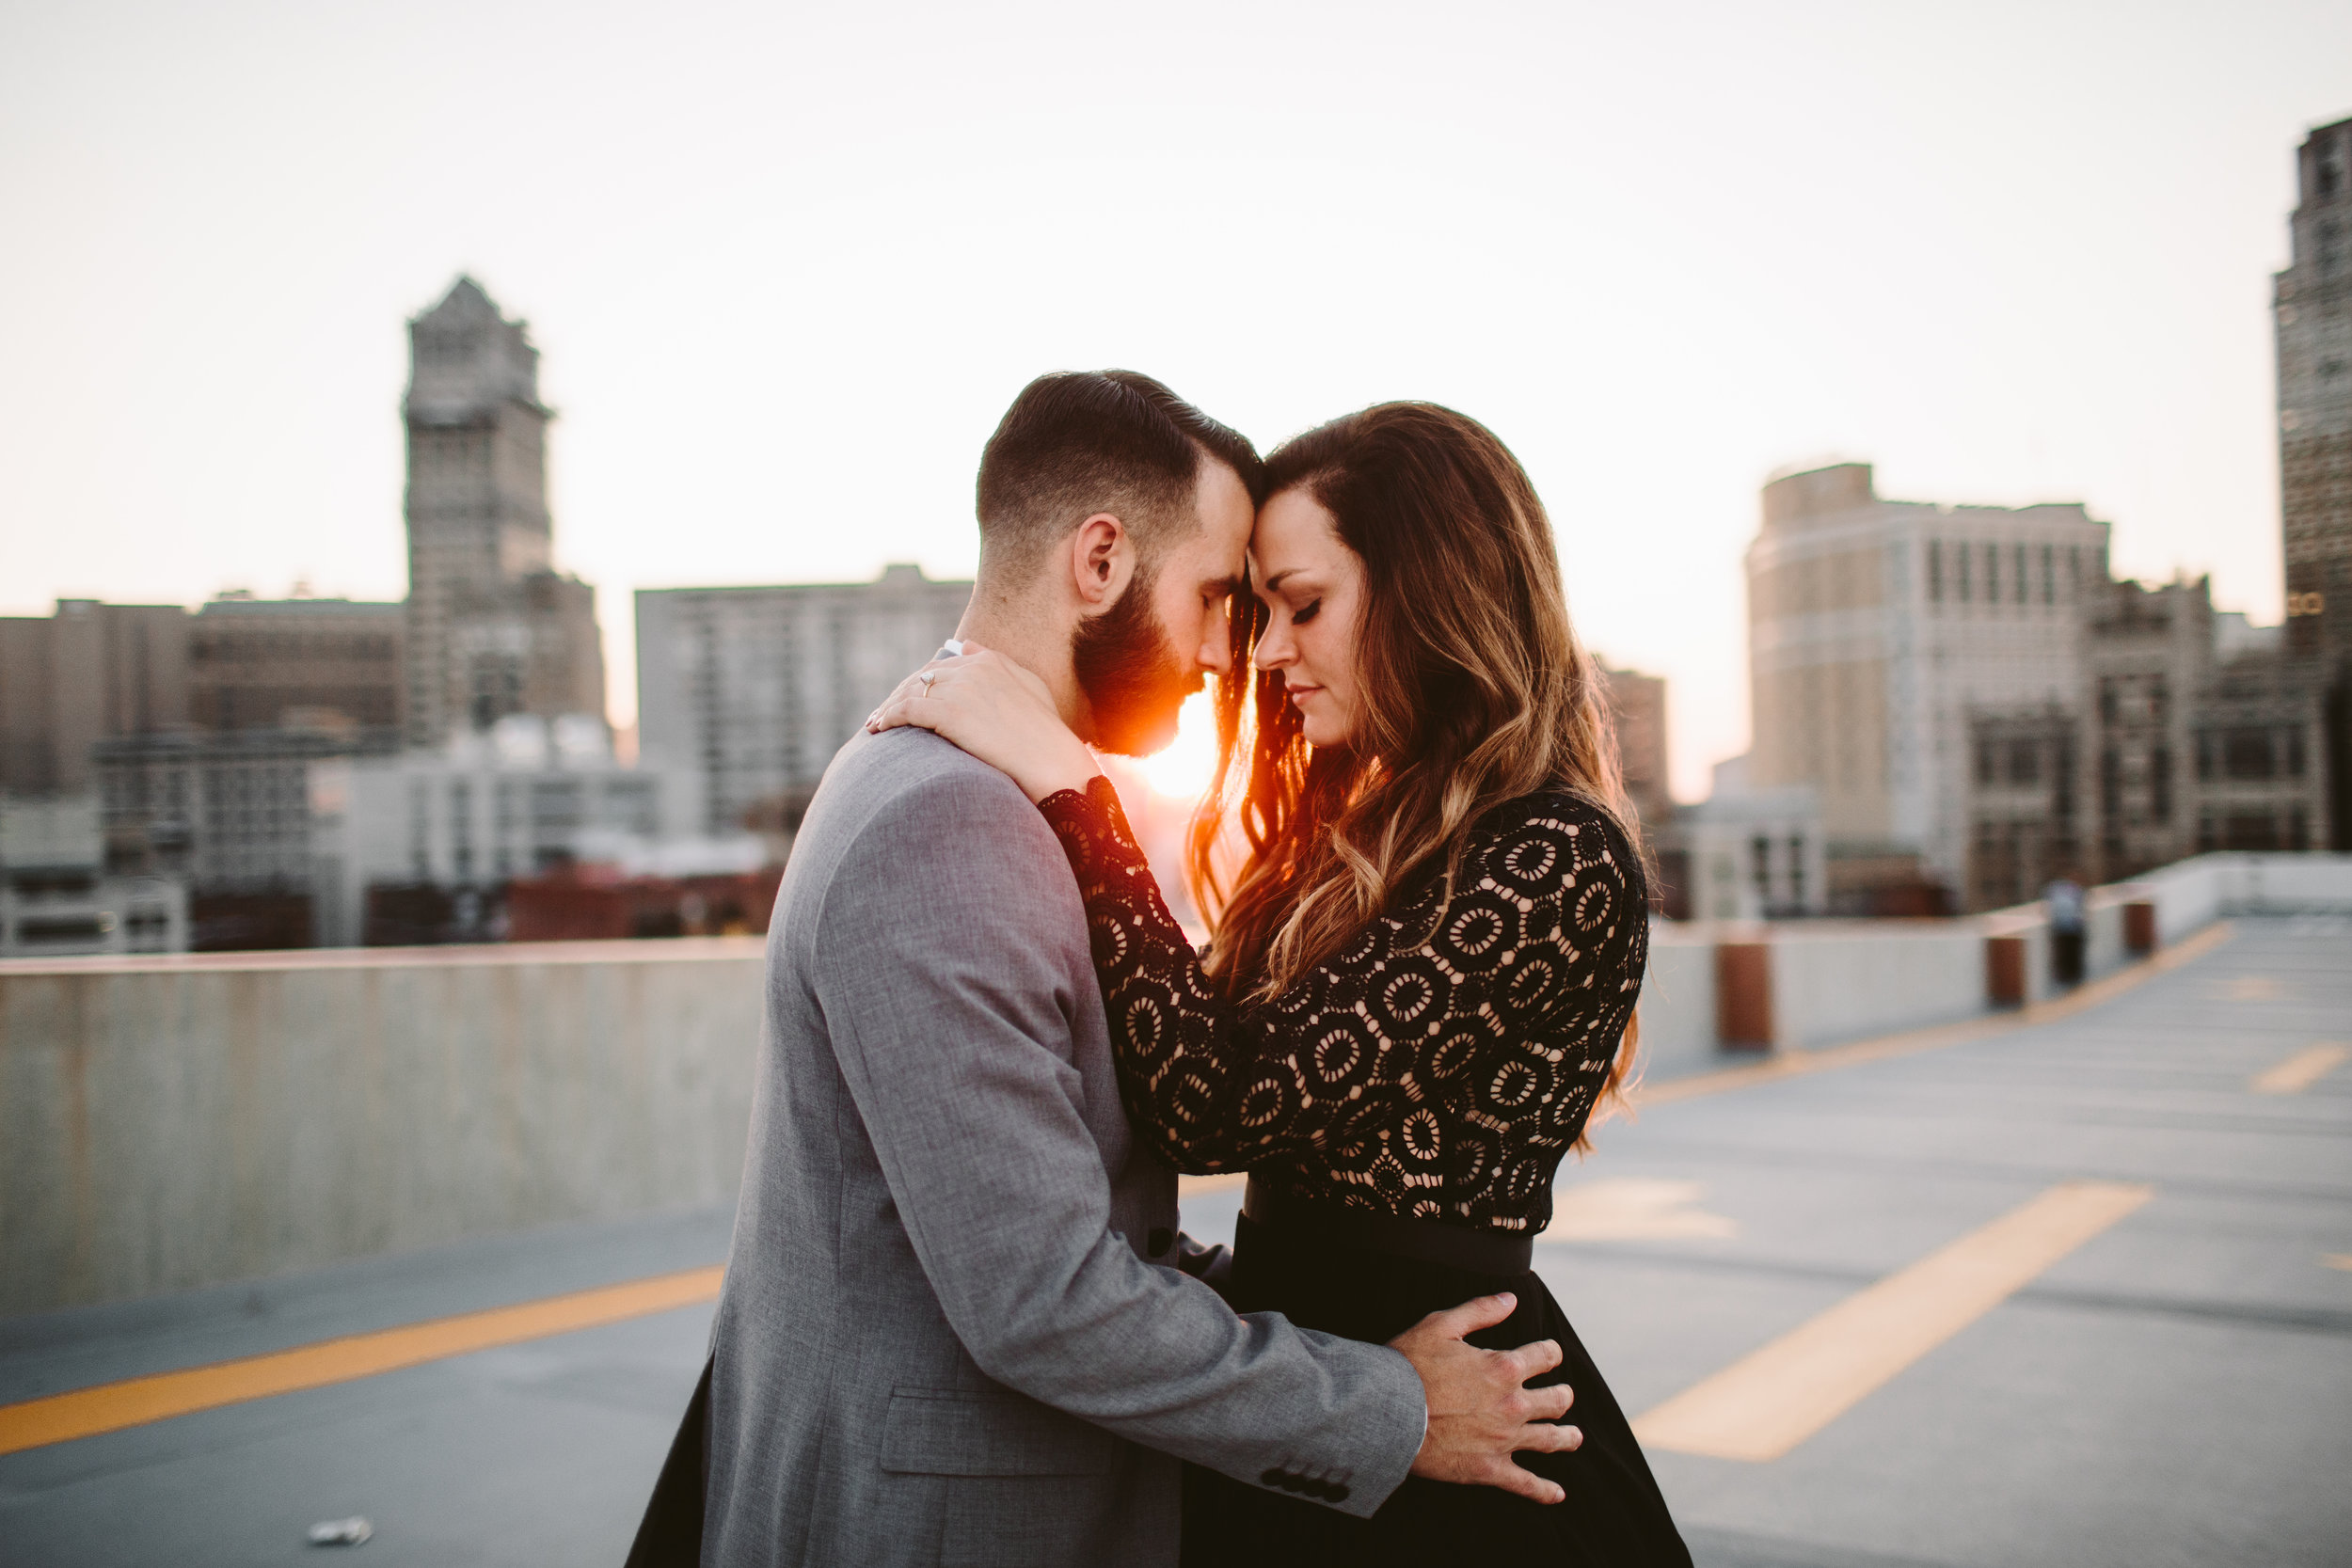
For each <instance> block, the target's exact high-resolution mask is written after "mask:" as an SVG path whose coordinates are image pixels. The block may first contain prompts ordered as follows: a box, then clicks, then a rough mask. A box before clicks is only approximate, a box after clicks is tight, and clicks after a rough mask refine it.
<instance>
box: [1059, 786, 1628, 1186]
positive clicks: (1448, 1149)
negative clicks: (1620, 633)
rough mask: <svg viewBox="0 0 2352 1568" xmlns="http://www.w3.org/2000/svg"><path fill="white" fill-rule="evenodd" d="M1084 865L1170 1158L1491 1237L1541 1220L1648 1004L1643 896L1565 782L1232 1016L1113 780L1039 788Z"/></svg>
mask: <svg viewBox="0 0 2352 1568" xmlns="http://www.w3.org/2000/svg"><path fill="white" fill-rule="evenodd" d="M1043 810H1044V812H1045V815H1046V817H1047V819H1048V820H1049V821H1051V822H1052V823H1053V825H1054V829H1055V831H1056V832H1057V834H1059V836H1060V838H1061V842H1062V847H1063V848H1064V850H1065V851H1066V852H1067V853H1068V855H1069V857H1070V862H1071V864H1072V867H1073V869H1074V870H1075V871H1076V872H1077V874H1078V882H1079V887H1080V890H1081V892H1082V893H1083V894H1084V895H1085V898H1086V905H1087V912H1088V917H1089V927H1090V929H1091V931H1092V934H1093V945H1094V959H1095V969H1096V972H1097V974H1099V976H1100V978H1101V980H1102V986H1103V997H1104V1004H1105V1007H1106V1013H1107V1016H1108V1018H1109V1020H1110V1022H1111V1038H1112V1045H1113V1047H1114V1049H1115V1050H1116V1052H1117V1053H1118V1057H1119V1069H1120V1087H1121V1090H1122V1092H1123V1094H1124V1095H1125V1098H1126V1102H1127V1109H1128V1114H1129V1116H1130V1117H1131V1118H1132V1119H1133V1120H1134V1121H1135V1123H1136V1127H1137V1129H1138V1131H1140V1132H1142V1133H1143V1134H1144V1136H1145V1137H1146V1138H1147V1139H1149V1140H1150V1141H1151V1142H1152V1145H1153V1147H1154V1148H1157V1149H1158V1150H1159V1151H1160V1153H1161V1154H1162V1155H1163V1157H1165V1158H1166V1159H1168V1161H1169V1162H1170V1163H1171V1164H1175V1165H1176V1166H1177V1167H1178V1168H1180V1169H1184V1170H1192V1171H1217V1170H1250V1171H1254V1172H1255V1173H1256V1174H1257V1175H1258V1176H1259V1177H1261V1178H1262V1179H1265V1180H1275V1181H1279V1182H1280V1183H1281V1184H1283V1185H1285V1186H1287V1187H1290V1188H1291V1189H1293V1190H1295V1191H1296V1192H1297V1193H1299V1194H1300V1195H1302V1196H1309V1197H1316V1198H1321V1199H1323V1200H1325V1201H1329V1202H1340V1203H1346V1204H1351V1205H1356V1206H1359V1207H1369V1208H1374V1209H1379V1210H1383V1211H1386V1212H1392V1213H1398V1214H1408V1215H1414V1216H1418V1217H1421V1218H1427V1219H1439V1220H1445V1221H1449V1222H1451V1223H1454V1224H1458V1225H1471V1226H1478V1227H1490V1228H1495V1229H1503V1230H1529V1229H1540V1228H1541V1227H1543V1226H1544V1225H1545V1224H1547V1223H1548V1222H1549V1219H1550V1213H1551V1180H1552V1177H1553V1174H1554V1173H1555V1172H1556V1171H1557V1169H1558V1167H1559V1164H1560V1160H1561V1157H1562V1156H1563V1155H1565V1153H1566V1152H1567V1150H1568V1148H1570V1147H1571V1146H1572V1145H1573V1144H1574V1143H1575V1142H1576V1140H1577V1138H1578V1136H1579V1135H1580V1134H1581V1132H1583V1129H1584V1122H1585V1118H1586V1117H1588V1116H1590V1115H1591V1112H1592V1107H1593V1103H1594V1101H1596V1100H1597V1098H1598V1095H1599V1091H1600V1087H1601V1085H1602V1083H1603V1082H1604V1080H1605V1078H1606V1075H1607V1072H1608V1069H1609V1064H1610V1061H1611V1060H1612V1059H1613V1057H1614V1055H1615V1053H1616V1048H1617V1042H1618V1040H1619V1039H1620V1038H1622V1037H1623V1036H1624V1033H1625V1028H1626V1025H1627V1023H1628V1022H1629V1020H1630V1018H1631V1016H1632V1012H1633V1004H1634V1001H1635V999H1636V997H1637V996H1638V995H1639V994H1640V991H1641V985H1642V972H1643V967H1644V964H1645V961H1646V958H1647V956H1648V944H1649V926H1648V920H1647V918H1646V890H1645V886H1644V884H1643V880H1642V873H1641V869H1640V866H1639V865H1638V864H1637V863H1635V861H1634V859H1633V856H1632V854H1631V852H1630V850H1629V847H1627V845H1626V842H1625V839H1624V836H1623V834H1622V833H1621V832H1619V831H1618V830H1617V828H1616V826H1615V825H1614V824H1613V823H1612V822H1611V821H1610V820H1609V819H1608V817H1607V816H1605V815H1604V814H1603V813H1602V812H1601V811H1599V810H1598V809H1597V807H1595V806H1593V805H1591V804H1589V803H1588V802H1586V801H1584V800H1580V799H1578V798H1577V797H1575V796H1572V795H1569V794H1566V793H1565V792H1557V791H1555V792H1547V793H1544V794H1539V795H1533V796H1529V797H1527V798H1525V799H1523V800H1517V801H1514V802H1512V803H1511V804H1510V805H1509V806H1506V807H1504V808H1503V809H1502V810H1501V811H1499V812H1496V813H1494V814H1493V815H1492V816H1490V817H1489V818H1488V819H1487V820H1486V821H1485V822H1483V823H1482V824H1481V825H1480V827H1479V828H1478V829H1477V831H1476V832H1473V834H1472V835H1471V839H1470V844H1469V846H1468V847H1466V849H1465V851H1464V853H1463V856H1462V861H1461V864H1460V868H1459V870H1458V872H1457V873H1456V875H1455V877H1454V884H1453V890H1452V895H1451V897H1449V896H1447V890H1446V888H1445V886H1444V885H1443V883H1442V880H1441V879H1440V878H1439V877H1438V875H1436V874H1435V873H1433V874H1431V875H1430V876H1427V877H1425V878H1424V879H1422V884H1421V885H1420V886H1419V888H1418V889H1417V891H1415V892H1414V893H1413V894H1412V895H1410V896H1408V897H1407V898H1406V899H1405V900H1403V901H1402V905H1401V907H1400V908H1398V909H1396V910H1395V911H1391V913H1390V914H1388V915H1384V916H1382V917H1381V918H1379V919H1375V920H1374V921H1373V922H1371V923H1370V924H1369V925H1367V926H1366V927H1364V928H1363V929H1362V930H1361V931H1359V932H1358V933H1357V934H1356V935H1355V936H1354V937H1352V938H1351V939H1350V940H1349V941H1348V942H1346V943H1345V944H1344V945H1343V948H1342V950H1341V951H1340V952H1339V953H1338V954H1337V955H1336V956H1335V957H1334V958H1332V959H1331V961H1330V962H1329V963H1327V964H1326V965H1324V966H1323V967H1322V968H1320V969H1319V970H1317V971H1316V972H1315V973H1314V974H1311V975H1309V976H1307V977H1306V978H1305V979H1303V980H1302V981H1301V982H1300V983H1299V984H1298V985H1297V986H1295V987H1293V988H1292V989H1291V990H1289V991H1287V992H1285V993H1284V994H1282V995H1281V996H1279V997H1277V998H1275V999H1273V1000H1272V1001H1270V1002H1267V1003H1264V1004H1253V1005H1247V1006H1235V1005H1233V1004H1232V1003H1229V1002H1227V1001H1226V1000H1225V998H1224V994H1223V990H1222V988H1221V987H1219V986H1218V985H1217V984H1216V983H1215V982H1214V981H1212V980H1210V979H1209V978H1208V977H1207V976H1206V975H1205V974H1203V973H1202V972H1201V969H1200V963H1199V961H1198V959H1197V958H1195V956H1194V954H1193V952H1192V949H1191V947H1190V945H1189V944H1188V943H1187V942H1185V940H1184V933H1183V931H1182V930H1181V929H1180V928H1179V927H1177V925H1176V923H1175V922H1174V920H1172V919H1171V918H1169V916H1168V910H1167V907H1166V905H1165V904H1163V903H1162V901H1161V899H1160V895H1159V889H1158V886H1157V884H1155V883H1154V882H1153V881H1152V873H1151V868H1150V866H1149V864H1148V863H1146V862H1145V860H1144V856H1143V853H1142V851H1141V850H1140V849H1139V848H1138V847H1136V842H1135V838H1134V835H1133V834H1132V833H1131V832H1129V831H1128V828H1127V823H1126V819H1125V817H1124V816H1122V815H1121V814H1120V808H1119V802H1118V797H1117V796H1116V795H1115V794H1113V793H1112V791H1111V789H1110V785H1109V784H1108V782H1107V781H1105V780H1101V779H1098V780H1096V781H1095V783H1094V784H1093V785H1091V786H1090V787H1089V790H1088V791H1087V793H1085V794H1083V795H1081V794H1079V793H1077V792H1075V791H1068V792H1065V793H1063V794H1060V795H1056V796H1054V797H1052V798H1051V799H1049V800H1046V801H1045V802H1044V806H1043Z"/></svg>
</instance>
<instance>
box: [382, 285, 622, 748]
mask: <svg viewBox="0 0 2352 1568" xmlns="http://www.w3.org/2000/svg"><path fill="white" fill-rule="evenodd" d="M408 341H409V351H410V372H409V381H408V396H407V399H406V401H405V404H404V412H405V416H406V419H407V425H408V499H407V516H408V629H407V663H408V670H407V679H408V703H407V716H406V723H407V734H408V740H409V743H410V744H411V745H417V746H438V745H440V744H442V743H443V742H445V741H446V740H447V739H448V738H449V737H450V736H452V735H453V734H455V733H460V732H465V731H477V730H486V729H488V728H489V727H490V726H491V725H493V724H495V723H496V722H497V721H499V720H500V719H501V718H503V717H505V716H506V715H508V714H510V713H530V714H538V715H541V716H544V717H548V718H552V717H556V716H559V715H562V714H567V713H585V714H593V715H595V716H596V717H597V718H599V719H601V718H602V716H603V714H604V655H603V650H602V646H601V644H600V642H599V641H598V639H597V636H596V592H595V590H594V589H592V588H590V587H589V586H588V585H587V584H586V583H584V582H581V581H580V579H579V578H574V577H568V576H565V575H564V574H561V573H559V572H557V571H556V570H555V568H554V563H553V554H554V552H553V525H552V521H551V519H550V518H549V516H548V465H547V429H548V420H550V419H552V418H553V413H552V411H551V410H550V409H548V407H547V405H546V404H542V403H541V402H540V401H539V351H538V350H537V349H535V348H533V347H532V345H531V337H530V333H529V330H528V328H527V327H526V325H525V324H524V323H522V322H519V321H509V320H507V319H506V317H505V316H504V315H503V314H502V313H501V311H500V309H499V308H498V306H497V305H496V304H495V303H493V302H492V300H491V299H490V296H489V295H488V294H487V293H484V292H483V289H482V285H481V284H479V283H476V282H475V281H474V280H473V279H472V278H470V277H459V278H458V279H457V281H456V282H455V283H454V284H453V285H452V286H451V288H450V291H449V293H447V294H445V295H444V296H442V299H441V302H440V303H439V304H437V305H436V306H435V307H434V308H433V309H430V310H427V311H426V312H425V313H424V314H422V315H421V316H419V317H417V318H416V319H415V320H413V321H411V322H410V323H409V324H408Z"/></svg>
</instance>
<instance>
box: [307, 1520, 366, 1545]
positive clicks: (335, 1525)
mask: <svg viewBox="0 0 2352 1568" xmlns="http://www.w3.org/2000/svg"><path fill="white" fill-rule="evenodd" d="M374 1533H375V1527H374V1526H373V1525H371V1524H369V1523H368V1522H367V1521H366V1520H365V1519H361V1518H358V1516H356V1515H355V1516H354V1517H352V1518H349V1519H322V1520H320V1521H319V1522H318V1523H317V1524H315V1525H312V1526H311V1527H310V1544H311V1545H313V1546H357V1545H358V1544H359V1543H361V1542H362V1541H365V1540H366V1539H367V1538H368V1537H369V1536H371V1535H373V1534H374Z"/></svg>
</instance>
